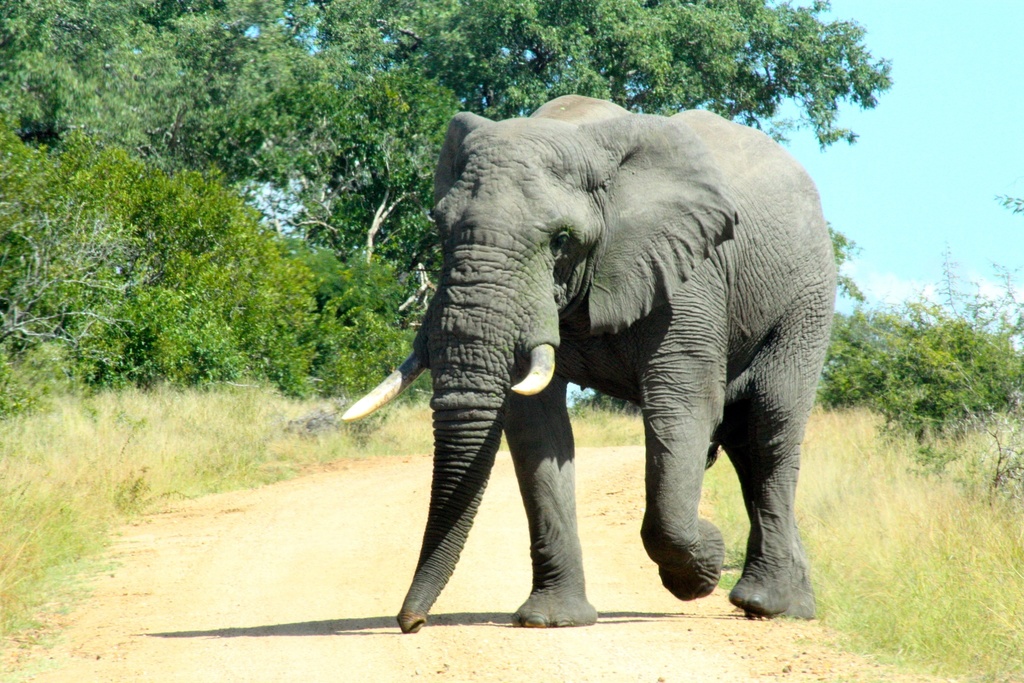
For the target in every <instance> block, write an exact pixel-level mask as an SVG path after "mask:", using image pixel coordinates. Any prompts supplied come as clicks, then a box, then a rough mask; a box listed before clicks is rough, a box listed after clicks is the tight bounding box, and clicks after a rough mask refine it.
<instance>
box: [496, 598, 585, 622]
mask: <svg viewBox="0 0 1024 683" xmlns="http://www.w3.org/2000/svg"><path fill="white" fill-rule="evenodd" d="M596 622H597V610H596V609H594V607H593V606H592V605H591V604H590V603H589V602H588V601H587V599H586V597H584V596H572V597H567V596H564V595H557V594H552V593H534V594H533V595H531V596H530V597H529V599H527V601H526V602H524V603H523V606H522V607H520V608H519V609H518V610H517V611H516V613H515V614H513V615H512V625H513V626H522V627H524V628H561V627H565V626H590V625H591V624H593V623H596Z"/></svg>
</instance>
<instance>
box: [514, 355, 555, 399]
mask: <svg viewBox="0 0 1024 683" xmlns="http://www.w3.org/2000/svg"><path fill="white" fill-rule="evenodd" d="M554 374H555V347H554V346H552V345H551V344H541V345H540V346H535V347H534V348H533V351H531V352H530V372H528V373H527V375H526V377H525V378H524V379H523V381H522V382H520V383H519V384H517V385H515V386H514V387H512V391H514V392H516V393H517V394H522V395H523V396H533V395H534V394H539V393H540V392H542V391H544V388H545V387H547V385H548V383H549V382H550V381H551V378H552V377H553V376H554Z"/></svg>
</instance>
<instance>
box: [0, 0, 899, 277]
mask: <svg viewBox="0 0 1024 683" xmlns="http://www.w3.org/2000/svg"><path fill="white" fill-rule="evenodd" d="M827 11H828V3H826V2H814V3H813V4H812V5H811V6H810V7H792V6H790V5H789V4H781V5H778V6H776V5H775V4H774V3H770V2H767V1H766V0H704V1H702V2H687V3H681V2H660V3H648V2H641V1H640V0H629V1H628V2H621V1H620V0H614V1H613V0H600V1H598V2H586V3H584V2H569V3H566V2H554V1H553V0H529V1H527V2H519V1H517V2H509V1H508V0H483V1H481V2H474V3H457V2H451V0H430V1H428V2H416V3H413V2H383V1H382V0H360V1H359V2H342V1H341V0H333V1H332V0H327V1H324V2H316V3H296V2H293V1H292V0H218V1H217V2H207V1H203V2H171V1H164V0H160V1H158V2H153V1H152V0H127V1H126V2H117V3H115V2H110V1H109V0H108V1H99V2H90V3H83V2H75V1H73V0H32V2H24V3H5V4H4V5H3V9H2V10H0V12H2V21H0V115H3V114H7V115H9V116H12V117H13V118H14V119H15V121H16V126H17V130H18V133H19V135H20V136H21V137H22V138H23V139H25V140H32V141H36V142H45V143H48V144H52V145H60V144H64V143H65V142H66V141H67V140H68V139H69V134H70V132H71V131H75V130H82V131H85V132H87V133H88V134H89V135H90V136H91V137H93V138H94V139H96V140H99V141H101V142H102V143H103V144H116V145H119V146H121V147H123V148H125V149H128V150H131V151H132V153H133V154H137V155H142V156H144V157H146V158H148V159H150V160H152V161H154V162H155V163H156V164H157V165H158V166H160V167H161V168H163V169H165V170H179V169H191V170H198V171H204V172H205V171H206V170H207V169H208V168H209V167H211V166H215V167H217V168H219V169H220V170H221V171H222V172H223V173H224V174H225V176H224V177H225V178H226V180H227V181H229V182H231V183H233V184H237V185H238V186H239V187H243V188H245V189H246V190H247V191H248V192H250V193H251V196H252V198H253V200H254V201H255V202H256V203H257V205H259V206H260V207H261V209H263V210H264V211H265V213H266V214H267V215H268V216H269V217H270V218H271V219H272V220H276V221H278V222H279V224H280V225H281V226H282V227H283V228H285V229H287V230H289V231H290V232H291V234H295V235H299V236H303V237H305V238H307V239H308V240H309V241H310V242H311V244H314V245H317V246H326V247H329V248H331V249H333V250H335V251H336V252H337V253H338V255H339V257H340V258H341V260H343V261H348V260H350V259H351V258H358V253H359V252H364V256H368V253H366V252H374V253H375V254H377V255H379V256H381V257H382V258H384V259H385V260H387V261H389V262H390V263H391V264H392V265H393V266H394V267H395V268H396V270H397V271H398V272H401V273H408V272H411V271H412V270H413V268H414V267H416V265H417V264H419V263H423V264H425V265H426V267H427V269H428V270H431V269H434V268H436V267H437V260H436V252H435V249H436V245H435V243H434V237H433V235H432V231H431V230H430V223H429V221H428V219H427V211H426V209H427V208H429V207H430V206H431V204H432V197H431V187H430V176H431V171H432V169H433V165H434V162H435V159H436V154H437V149H438V146H439V144H440V141H441V136H443V134H444V129H445V122H446V121H447V119H448V118H449V117H450V116H451V115H452V114H453V113H454V112H455V111H456V110H458V109H460V108H464V109H471V110H474V111H477V112H479V113H482V114H485V115H487V116H491V117H493V118H502V117H507V116H513V115H520V114H524V113H528V112H529V111H531V110H533V109H535V108H536V107H537V106H539V105H540V104H542V103H543V102H545V101H547V100H548V99H550V98H551V97H553V96H557V95H560V94H565V93H570V92H578V93H581V94H585V95H592V96H596V97H608V98H612V99H614V100H615V101H617V102H619V103H620V104H622V105H624V106H626V107H628V108H630V109H631V110H634V111H645V112H649V113H672V112H675V111H678V110H679V109H682V108H687V107H704V108H708V109H711V110H713V111H716V112H718V113H721V114H723V115H725V116H727V117H729V118H732V119H736V120H739V121H741V122H743V123H747V124H751V125H757V126H760V127H762V128H765V129H767V130H770V131H772V132H773V133H775V134H776V135H778V136H781V135H782V134H783V133H784V132H785V131H787V130H790V129H792V128H794V127H800V126H808V127H810V128H811V129H812V130H813V131H814V134H815V135H816V137H817V138H818V140H819V141H820V143H821V144H822V145H827V144H830V143H832V142H835V141H836V140H840V139H848V140H852V139H853V138H854V137H855V136H854V134H853V133H852V132H851V131H848V130H845V129H843V128H841V127H839V126H838V123H837V114H838V111H839V106H840V104H841V103H843V102H848V103H850V104H852V105H855V106H860V107H864V108H870V107H873V106H875V104H876V96H877V95H878V94H879V93H881V92H883V91H885V90H886V89H887V88H888V87H889V85H890V79H889V75H888V74H889V65H888V63H887V62H885V61H884V60H877V59H875V58H873V57H872V55H871V54H870V53H869V52H868V50H867V49H866V48H865V46H864V30H863V29H862V28H861V27H860V26H858V25H857V24H856V23H854V22H851V21H826V20H824V19H822V15H823V14H824V13H825V12H827ZM786 103H793V104H795V105H796V106H797V108H798V109H799V112H800V114H799V117H800V121H796V122H794V121H788V120H785V119H783V118H782V114H781V112H782V111H783V106H784V105H785V104H786Z"/></svg>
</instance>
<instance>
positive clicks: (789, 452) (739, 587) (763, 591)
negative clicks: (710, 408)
mask: <svg viewBox="0 0 1024 683" xmlns="http://www.w3.org/2000/svg"><path fill="white" fill-rule="evenodd" d="M725 419H726V421H729V422H730V423H731V424H730V426H731V427H733V429H730V430H729V431H730V432H731V433H730V435H729V436H730V437H731V438H728V439H727V440H724V441H723V449H724V450H725V452H726V454H727V455H728V456H729V460H730V461H731V462H732V463H733V466H734V468H735V469H736V473H737V475H738V476H739V480H740V487H741V488H742V490H743V499H744V502H745V504H746V508H747V516H748V518H749V520H750V535H749V537H748V539H747V554H746V560H745V562H744V566H743V575H742V577H741V578H740V580H739V582H737V584H736V586H735V587H734V588H733V589H732V591H731V592H730V593H729V600H730V601H731V602H732V603H733V604H734V605H736V606H737V607H739V608H741V609H743V610H744V611H745V612H746V614H747V616H750V617H772V616H776V615H780V614H782V615H786V616H792V617H800V618H804V619H813V618H814V615H815V600H814V592H813V589H812V587H811V582H810V565H809V563H808V560H807V555H806V553H805V552H804V549H803V544H802V543H801V541H800V533H799V530H798V529H797V525H796V516H795V514H794V507H793V501H794V496H795V492H796V480H797V471H798V468H799V453H800V446H799V443H796V444H793V443H785V442H782V443H778V444H773V445H767V444H765V443H764V442H762V441H761V440H760V437H761V434H760V433H759V432H760V430H758V429H757V428H753V427H752V428H749V429H742V428H741V427H747V426H749V425H751V423H758V422H763V421H764V417H763V416H761V415H758V416H756V417H755V416H754V415H752V414H751V404H750V403H742V404H739V405H738V406H730V408H729V409H727V410H726V418H725ZM744 432H745V433H746V436H745V437H744V436H742V435H744ZM755 434H756V436H755Z"/></svg>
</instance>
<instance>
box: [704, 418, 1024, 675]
mask: <svg viewBox="0 0 1024 683" xmlns="http://www.w3.org/2000/svg"><path fill="white" fill-rule="evenodd" d="M878 426H879V421H878V419H877V418H876V417H875V416H873V415H871V414H869V413H865V412H847V413H815V414H814V415H813V417H812V420H811V423H810V425H809V428H808V432H807V438H806V441H805V443H804V449H803V466H802V469H801V473H800V486H799V488H798V502H797V509H798V515H799V520H800V525H801V531H802V534H803V537H804V541H805V544H806V545H807V550H808V553H809V554H810V556H811V561H812V572H813V579H814V583H815V590H816V591H817V595H818V608H819V610H818V611H819V616H820V617H821V618H822V620H823V621H824V622H825V623H826V624H828V625H829V626H832V627H834V628H835V629H836V630H837V631H839V632H841V633H842V634H844V638H845V639H846V642H847V644H848V645H849V646H851V647H853V648H855V649H858V650H862V651H867V652H875V653H885V654H887V655H889V656H890V657H891V658H892V659H894V660H896V661H900V662H903V663H907V664H912V665H914V666H916V667H920V668H923V669H925V670H929V671H932V672H936V673H941V674H946V675H956V676H969V677H975V678H979V679H982V680H1019V677H1022V676H1024V656H1022V655H1021V653H1022V652H1024V529H1022V521H1024V511H1022V510H1021V509H1020V508H1019V507H1018V508H1017V509H1013V508H1011V507H1010V506H1009V505H1007V504H1005V503H1001V502H995V503H990V502H989V501H988V500H986V499H983V498H979V497H977V496H972V495H970V494H967V493H965V486H964V485H963V483H962V482H961V483H958V482H957V481H956V480H957V479H958V477H956V476H948V477H945V478H937V477H934V476H927V475H924V474H922V473H921V472H920V469H919V468H918V467H917V466H916V464H915V460H914V457H913V454H914V446H913V444H912V443H909V442H906V441H899V440H894V439H891V438H882V437H880V436H879V432H878ZM966 447H971V444H968V445H967V446H966ZM974 447H977V446H976V445H974ZM979 457H980V454H972V453H968V454H966V457H965V463H968V464H967V465H966V466H965V467H964V471H966V470H968V469H970V466H969V462H970V461H971V460H972V459H973V460H977V459H978V458H979ZM723 465H724V466H723ZM707 488H708V490H709V492H710V494H711V497H712V498H713V500H714V503H715V505H714V510H715V517H716V522H718V523H719V524H720V525H721V526H722V528H723V531H724V532H725V533H726V536H727V539H728V541H729V542H730V544H731V547H730V551H729V558H730V559H732V560H733V561H734V562H736V563H737V564H738V563H739V562H740V561H741V559H742V556H743V541H744V539H745V538H746V529H747V524H746V519H745V514H744V512H743V510H742V501H741V500H740V499H739V496H738V493H736V489H737V486H736V484H735V474H734V472H733V471H732V470H731V467H730V466H729V465H728V463H727V461H725V462H723V464H722V465H718V466H716V467H715V468H714V469H713V470H712V471H711V472H710V473H709V475H708V485H707Z"/></svg>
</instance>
